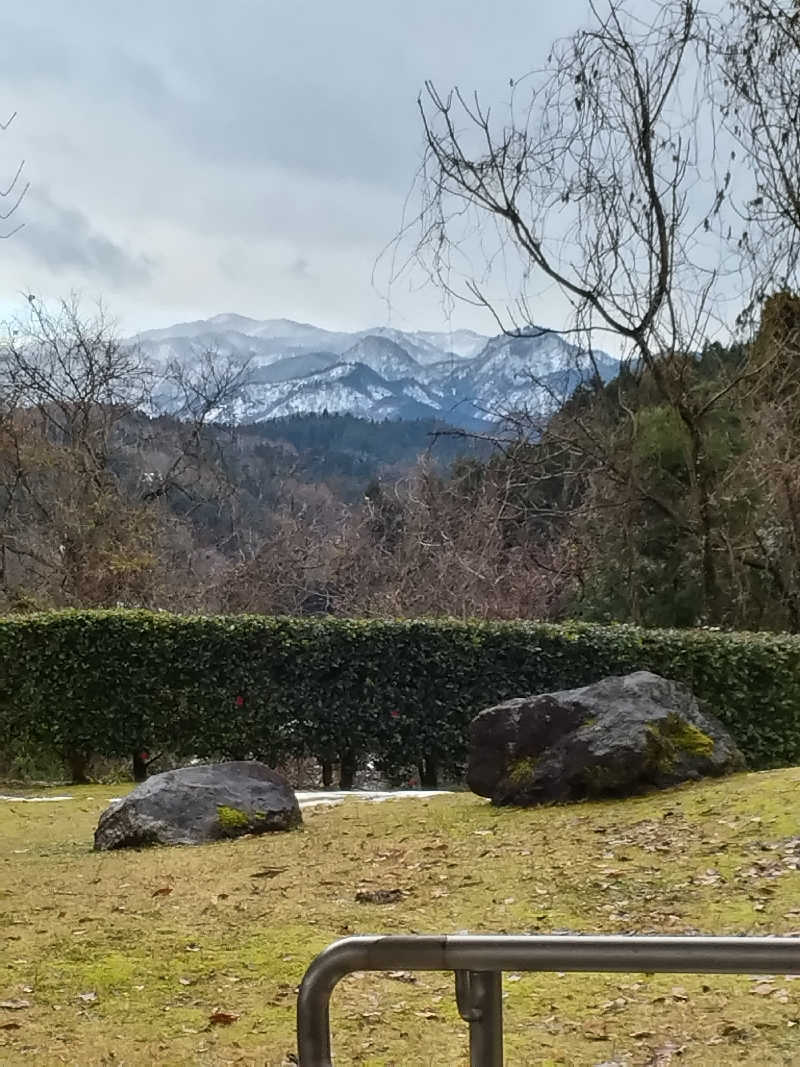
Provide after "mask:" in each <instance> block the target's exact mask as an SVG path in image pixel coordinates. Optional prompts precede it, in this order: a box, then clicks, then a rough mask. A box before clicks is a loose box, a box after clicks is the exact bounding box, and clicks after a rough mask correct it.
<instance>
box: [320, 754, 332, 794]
mask: <svg viewBox="0 0 800 1067" xmlns="http://www.w3.org/2000/svg"><path fill="white" fill-rule="evenodd" d="M319 765H320V767H321V768H322V785H323V788H324V789H330V787H331V786H332V785H333V760H329V759H321V760H320V761H319Z"/></svg>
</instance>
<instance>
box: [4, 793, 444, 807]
mask: <svg viewBox="0 0 800 1067" xmlns="http://www.w3.org/2000/svg"><path fill="white" fill-rule="evenodd" d="M448 792H449V790H447V789H390V790H386V791H381V790H378V789H350V790H346V789H342V790H333V791H332V792H325V791H323V790H317V789H314V790H308V791H303V790H301V791H300V792H298V793H297V794H296V796H297V802H298V804H299V805H300V807H301V808H312V807H317V806H320V807H321V806H323V805H329V806H330V805H333V804H341V802H342V801H343V800H347V798H348V797H355V799H356V800H371V801H374V802H376V803H380V801H382V800H394V799H396V798H398V797H399V798H401V799H405V798H406V797H416V798H418V799H424V798H426V797H441V796H446V795H447V794H448ZM73 799H74V798H73V797H71V796H58V797H14V796H6V795H4V794H2V793H0V801H3V800H8V801H11V802H14V803H17V804H19V803H23V804H47V803H49V802H50V801H55V800H73ZM121 799H122V797H112V798H111V801H110V803H113V802H114V801H116V800H121Z"/></svg>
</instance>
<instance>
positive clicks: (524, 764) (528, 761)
mask: <svg viewBox="0 0 800 1067" xmlns="http://www.w3.org/2000/svg"><path fill="white" fill-rule="evenodd" d="M535 772H536V760H535V758H534V757H533V756H523V757H521V758H520V759H517V760H514V762H513V763H512V764H511V766H510V767H509V768H508V773H507V775H506V778H507V779H508V781H509V783H510V784H511V785H513V786H514V787H515V788H516V789H524V788H525V786H529V785H533V779H534V774H535Z"/></svg>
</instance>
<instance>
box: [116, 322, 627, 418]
mask: <svg viewBox="0 0 800 1067" xmlns="http://www.w3.org/2000/svg"><path fill="white" fill-rule="evenodd" d="M131 341H132V342H134V343H136V344H137V345H138V346H139V348H140V349H141V351H142V353H143V354H144V355H145V356H146V357H148V358H149V359H151V360H152V362H153V364H154V365H155V367H156V368H157V369H160V370H162V371H163V369H164V367H165V366H166V365H167V364H169V363H170V362H172V361H176V360H177V361H178V362H180V363H181V364H183V365H185V366H187V367H191V365H192V363H193V362H194V361H196V360H197V359H198V358H199V357H200V355H202V354H203V353H205V352H208V351H211V352H214V353H218V354H219V355H220V357H222V358H231V357H232V358H233V359H235V360H241V362H242V363H243V364H244V363H246V364H247V368H248V369H247V375H246V378H245V383H244V385H243V388H242V392H241V395H240V396H239V397H238V398H237V399H236V402H235V403H234V405H233V408H234V411H235V414H236V417H237V418H240V419H243V420H247V421H256V420H259V419H267V418H274V417H277V416H282V415H290V414H294V413H296V412H310V411H312V412H313V411H316V412H320V411H329V412H350V413H352V414H354V415H361V416H364V417H368V418H375V419H383V418H418V417H419V418H423V417H438V418H443V419H446V420H448V421H450V422H454V423H457V424H459V425H465V426H470V427H474V426H476V425H480V424H482V423H484V424H485V423H486V422H487V421H489V422H491V421H492V420H494V419H497V418H499V417H501V416H502V415H503V414H504V413H509V412H511V411H519V410H529V411H536V412H547V411H550V410H553V409H554V408H555V407H557V406H558V404H559V403H560V402H562V401H563V400H565V399H566V398H567V396H569V394H570V393H571V392H572V391H573V390H574V389H575V387H576V386H577V385H578V384H579V383H580V382H581V381H582V380H585V378H587V377H588V376H589V374H590V373H591V364H590V361H589V360H588V357H587V356H586V354H585V353H583V352H581V350H580V349H578V348H577V347H576V346H574V345H572V344H570V343H569V342H567V341H566V340H564V338H563V337H562V336H560V335H559V334H557V333H553V332H552V331H549V330H546V329H544V328H541V327H533V326H531V327H528V328H527V329H526V330H525V331H523V332H522V333H521V334H519V335H515V336H508V335H505V334H500V335H498V336H497V337H492V338H486V337H482V336H481V335H480V334H476V333H473V332H472V331H470V330H455V331H450V332H447V331H444V332H439V333H436V332H431V331H415V332H404V331H402V330H397V329H394V328H393V327H376V328H374V329H371V330H362V331H359V332H356V333H352V334H350V333H337V332H334V331H331V330H324V329H321V328H319V327H317V326H313V325H310V324H308V323H298V322H293V321H292V320H290V319H267V320H263V321H260V320H257V319H250V318H246V317H245V316H243V315H233V314H224V315H216V316H214V317H213V318H211V319H206V320H203V321H198V322H189V323H180V324H178V325H177V326H175V327H169V328H166V329H159V330H147V331H145V332H143V333H140V334H138V335H137V336H136V337H135V338H132V339H131ZM595 361H596V364H597V367H598V370H599V372H600V374H601V377H602V378H603V379H604V380H609V379H611V378H613V377H614V376H615V375H616V373H617V362H616V360H614V359H612V358H611V357H610V356H607V355H605V354H604V353H595Z"/></svg>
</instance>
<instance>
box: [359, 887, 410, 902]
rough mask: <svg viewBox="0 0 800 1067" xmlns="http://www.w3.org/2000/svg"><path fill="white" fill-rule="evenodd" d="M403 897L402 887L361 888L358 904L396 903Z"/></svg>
mask: <svg viewBox="0 0 800 1067" xmlns="http://www.w3.org/2000/svg"><path fill="white" fill-rule="evenodd" d="M402 899H403V890H402V889H359V891H358V892H357V893H356V903H357V904H396V903H397V901H398V900H402Z"/></svg>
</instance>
